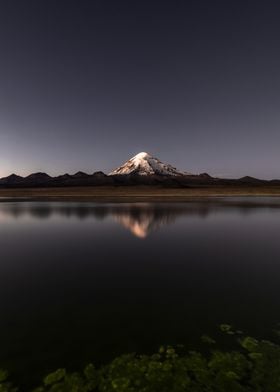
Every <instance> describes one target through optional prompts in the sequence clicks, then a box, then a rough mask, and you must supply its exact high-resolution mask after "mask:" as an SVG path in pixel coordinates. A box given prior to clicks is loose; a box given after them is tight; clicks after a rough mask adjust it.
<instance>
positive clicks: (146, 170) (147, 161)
mask: <svg viewBox="0 0 280 392" xmlns="http://www.w3.org/2000/svg"><path fill="white" fill-rule="evenodd" d="M120 174H126V175H127V174H138V175H141V176H148V175H161V176H183V175H190V173H185V172H182V171H179V170H177V169H176V168H175V167H173V166H171V165H169V164H165V163H162V162H161V161H160V160H159V159H157V158H154V157H152V156H151V155H150V154H148V153H146V152H140V153H139V154H137V155H135V156H134V157H133V158H131V159H129V160H128V161H126V162H125V163H124V164H123V165H122V166H120V167H118V168H117V169H115V170H113V171H112V172H111V173H109V176H114V175H120Z"/></svg>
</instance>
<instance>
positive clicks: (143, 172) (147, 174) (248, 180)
mask: <svg viewBox="0 0 280 392" xmlns="http://www.w3.org/2000/svg"><path fill="white" fill-rule="evenodd" d="M105 185H111V186H112V185H116V186H117V185H161V186H164V187H165V186H166V187H188V186H210V185H254V186H261V185H280V180H271V181H266V180H259V179H257V178H253V177H249V176H247V177H242V178H240V179H222V178H216V177H211V176H210V175H209V174H207V173H202V174H192V173H189V172H183V171H180V170H177V169H176V168H175V167H173V166H171V165H169V164H165V163H162V162H161V161H160V160H159V159H157V158H154V157H152V156H151V155H150V154H148V153H146V152H141V153H139V154H137V155H135V156H134V157H133V158H131V159H129V160H128V161H126V162H125V163H124V164H123V165H121V166H120V167H118V168H117V169H115V170H113V171H112V172H111V173H109V174H108V175H106V174H105V173H103V172H102V171H97V172H95V173H93V174H87V173H83V172H80V171H79V172H77V173H76V174H73V175H70V174H63V175H60V176H57V177H51V176H49V175H48V174H46V173H41V172H40V173H33V174H30V175H29V176H27V177H21V176H18V175H16V174H11V175H10V176H8V177H4V178H1V179H0V188H26V187H30V188H35V187H66V186H105Z"/></svg>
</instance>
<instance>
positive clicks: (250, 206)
mask: <svg viewBox="0 0 280 392" xmlns="http://www.w3.org/2000/svg"><path fill="white" fill-rule="evenodd" d="M256 207H257V208H265V209H270V208H280V201H279V200H278V199H271V198H270V199H269V200H268V199H267V198H261V199H258V198H254V199H246V198H242V199H241V198H227V199H212V200H210V199H208V200H206V201H197V202H194V201H190V202H186V203H116V204H112V203H108V204H98V203H88V202H81V203H76V202H75V203H74V202H68V203H65V202H64V203H60V202H21V203H18V202H7V203H1V210H0V222H5V221H6V220H9V217H10V218H11V217H13V218H20V217H24V216H26V217H28V216H29V217H33V218H38V219H42V220H44V219H49V218H52V217H54V216H60V217H64V218H72V217H75V218H78V219H80V220H83V219H92V218H93V219H96V220H98V221H103V220H105V219H110V218H111V219H113V221H115V222H117V223H119V224H120V225H122V226H123V227H125V228H126V229H128V230H130V232H131V233H132V234H133V235H134V236H136V237H138V238H142V239H144V238H146V237H147V236H148V235H149V234H150V233H152V232H154V231H157V230H159V229H160V228H161V227H163V226H166V225H170V224H172V223H175V221H176V220H177V219H178V218H179V217H180V216H184V217H185V218H186V217H187V216H188V215H189V216H193V215H195V216H199V217H201V218H206V217H207V216H208V215H209V214H217V213H219V212H222V211H223V210H224V209H225V208H226V209H227V210H228V209H229V208H232V209H234V210H235V211H236V210H238V212H239V213H241V214H248V213H250V212H252V211H253V210H254V208H256Z"/></svg>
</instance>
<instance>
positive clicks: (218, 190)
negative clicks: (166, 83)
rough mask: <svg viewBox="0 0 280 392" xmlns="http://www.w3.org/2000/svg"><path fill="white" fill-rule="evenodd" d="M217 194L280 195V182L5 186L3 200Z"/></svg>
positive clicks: (0, 192)
mask: <svg viewBox="0 0 280 392" xmlns="http://www.w3.org/2000/svg"><path fill="white" fill-rule="evenodd" d="M216 197H226V198H228V197H280V186H208V187H193V188H162V187H154V186H126V187H124V186H115V187H114V186H95V187H94V186H91V187H57V188H5V189H4V188H3V189H0V202H7V201H18V202H20V201H28V200H36V201H99V202H141V201H146V202H147V201H150V202H184V201H191V200H196V201H197V200H201V201H203V200H207V199H209V198H216Z"/></svg>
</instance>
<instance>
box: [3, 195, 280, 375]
mask: <svg viewBox="0 0 280 392" xmlns="http://www.w3.org/2000/svg"><path fill="white" fill-rule="evenodd" d="M279 235H280V199H279V198H217V199H215V198H212V199H208V200H204V201H195V200H193V201H190V202H186V203H119V204H109V203H107V204H102V203H88V202H80V203H76V202H39V201H26V202H24V201H22V202H12V201H6V202H5V201H3V202H1V203H0V250H1V261H0V309H1V318H0V331H1V334H0V340H1V346H0V347H1V350H0V367H3V368H6V369H9V370H10V371H11V372H12V374H13V375H15V376H14V377H13V379H16V378H19V379H20V380H23V379H24V378H25V379H27V376H28V374H29V375H30V374H33V376H32V377H33V378H34V380H35V382H38V380H40V379H41V376H42V375H45V374H46V373H47V372H48V371H51V370H54V369H56V368H58V367H64V366H67V367H68V368H69V369H80V368H81V367H82V366H83V365H84V364H85V363H88V362H90V361H93V362H94V363H96V364H101V363H106V362H108V361H110V360H111V359H112V358H114V357H115V356H117V355H119V354H122V353H126V352H132V351H136V352H140V353H150V352H152V351H154V350H157V348H158V347H159V346H160V345H161V344H179V343H180V344H185V345H187V346H190V347H192V346H193V347H196V346H197V345H198V344H199V339H200V336H201V335H202V334H204V333H206V334H209V335H211V336H213V335H215V334H216V333H217V326H218V325H219V324H220V323H230V324H233V325H234V326H235V327H237V328H239V329H242V330H244V331H246V332H248V333H250V334H252V335H254V336H257V337H258V336H260V337H262V336H263V337H266V338H269V336H270V335H271V333H272V330H273V329H275V328H276V327H277V323H279V322H280V257H279V254H280V236H279Z"/></svg>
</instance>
